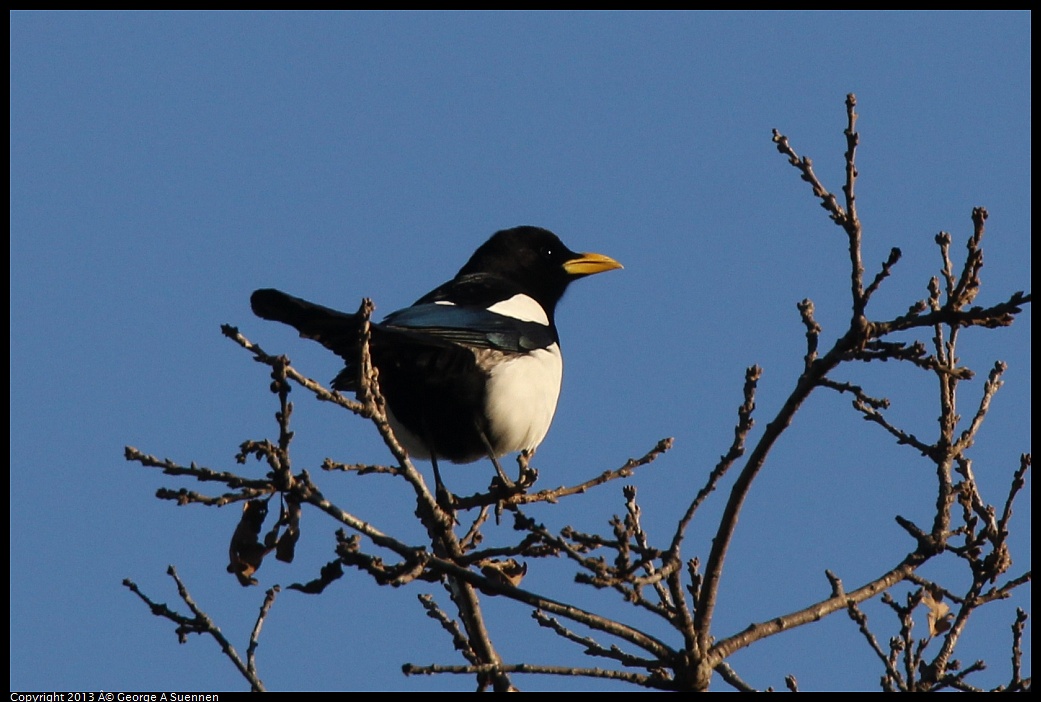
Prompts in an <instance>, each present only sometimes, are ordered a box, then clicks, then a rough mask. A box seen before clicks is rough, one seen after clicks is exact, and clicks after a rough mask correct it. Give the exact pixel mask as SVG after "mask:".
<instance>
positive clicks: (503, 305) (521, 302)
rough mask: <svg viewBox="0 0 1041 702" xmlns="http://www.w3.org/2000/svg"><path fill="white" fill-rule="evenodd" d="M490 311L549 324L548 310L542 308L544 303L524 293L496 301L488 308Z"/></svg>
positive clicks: (523, 320) (526, 320)
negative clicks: (541, 303)
mask: <svg viewBox="0 0 1041 702" xmlns="http://www.w3.org/2000/svg"><path fill="white" fill-rule="evenodd" d="M488 311H489V312H495V313H496V314H501V315H503V316H506V317H513V318H514V319H519V320H521V321H522V322H538V323H539V324H545V325H547V326H548V325H549V317H547V316H546V310H544V309H542V305H540V304H539V303H537V302H535V299H534V298H532V297H529V296H527V295H524V294H518V295H514V296H513V297H511V298H510V299H509V300H503V301H502V302H496V303H495V304H494V305H492V306H491V307H489V308H488Z"/></svg>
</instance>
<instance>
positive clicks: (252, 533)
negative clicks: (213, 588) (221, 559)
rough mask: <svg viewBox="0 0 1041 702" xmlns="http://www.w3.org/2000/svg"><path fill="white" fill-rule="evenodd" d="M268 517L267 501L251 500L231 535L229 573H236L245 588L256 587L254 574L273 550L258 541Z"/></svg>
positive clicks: (245, 505)
mask: <svg viewBox="0 0 1041 702" xmlns="http://www.w3.org/2000/svg"><path fill="white" fill-rule="evenodd" d="M266 516H267V500H250V501H249V502H247V503H246V504H244V505H243V506H242V518H241V519H240V520H239V523H238V526H236V527H235V532H234V533H233V534H232V535H231V544H230V545H229V546H228V557H229V561H230V562H229V563H228V572H229V573H234V574H235V577H236V578H238V579H239V583H240V584H242V586H243V587H248V586H250V585H256V584H257V579H256V578H254V577H253V574H254V573H255V572H257V569H258V568H260V564H261V563H262V562H263V561H264V556H265V555H267V553H268V552H269V551H270V550H271V549H270V548H269V547H267V546H265V545H263V544H261V543H260V541H259V540H258V538H257V537H258V536H260V529H261V527H263V526H264V518H265V517H266Z"/></svg>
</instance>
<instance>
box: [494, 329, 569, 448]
mask: <svg viewBox="0 0 1041 702" xmlns="http://www.w3.org/2000/svg"><path fill="white" fill-rule="evenodd" d="M563 370H564V364H563V361H562V359H561V356H560V347H559V346H558V345H557V344H553V345H552V346H549V347H548V348H545V349H538V350H536V351H533V352H531V353H528V354H525V355H523V356H516V357H513V358H509V359H505V360H503V361H502V362H500V363H497V364H496V365H494V366H493V367H492V368H491V371H490V374H489V378H488V388H487V395H486V396H485V413H486V415H487V417H488V433H489V437H488V438H489V440H490V441H491V443H492V448H493V449H495V453H496V456H502V455H505V454H507V453H512V452H514V451H523V450H525V449H534V448H535V447H536V446H538V445H539V444H540V443H542V440H543V439H544V438H546V432H548V431H549V425H550V424H551V423H552V422H553V414H554V413H555V412H556V411H557V398H558V397H560V381H561V378H562V376H563Z"/></svg>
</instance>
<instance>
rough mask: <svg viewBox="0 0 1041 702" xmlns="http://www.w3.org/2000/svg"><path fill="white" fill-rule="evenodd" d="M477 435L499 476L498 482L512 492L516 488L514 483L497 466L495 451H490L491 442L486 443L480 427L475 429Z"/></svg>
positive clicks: (499, 466)
mask: <svg viewBox="0 0 1041 702" xmlns="http://www.w3.org/2000/svg"><path fill="white" fill-rule="evenodd" d="M477 435H478V436H480V437H481V442H482V443H484V449H485V451H487V452H488V458H490V459H492V465H494V466H495V472H496V473H498V474H499V480H501V481H502V484H503V486H504V487H505V488H506V489H507V490H512V489H514V488H515V487H516V485H515V484H514V482H513V481H512V480H510V479H509V478H507V477H506V471H504V470H503V469H502V466H501V465H499V459H497V458H496V457H495V451H494V450H492V442H490V441H488V437H487V436H485V434H484V430H483V429H481V428H480V427H478V428H477Z"/></svg>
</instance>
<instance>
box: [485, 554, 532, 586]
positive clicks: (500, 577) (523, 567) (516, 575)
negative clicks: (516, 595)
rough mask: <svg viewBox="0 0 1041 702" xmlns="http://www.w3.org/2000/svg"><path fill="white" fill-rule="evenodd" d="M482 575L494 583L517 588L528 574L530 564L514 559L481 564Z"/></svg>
mask: <svg viewBox="0 0 1041 702" xmlns="http://www.w3.org/2000/svg"><path fill="white" fill-rule="evenodd" d="M481 573H482V574H483V575H484V577H486V578H488V579H489V580H491V581H493V582H496V583H499V584H501V585H510V586H512V587H517V586H518V585H520V583H521V580H523V579H524V576H525V575H527V573H528V564H527V563H518V562H517V561H516V560H514V559H513V558H507V559H505V560H494V561H484V562H483V563H481ZM489 594H491V593H489Z"/></svg>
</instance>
